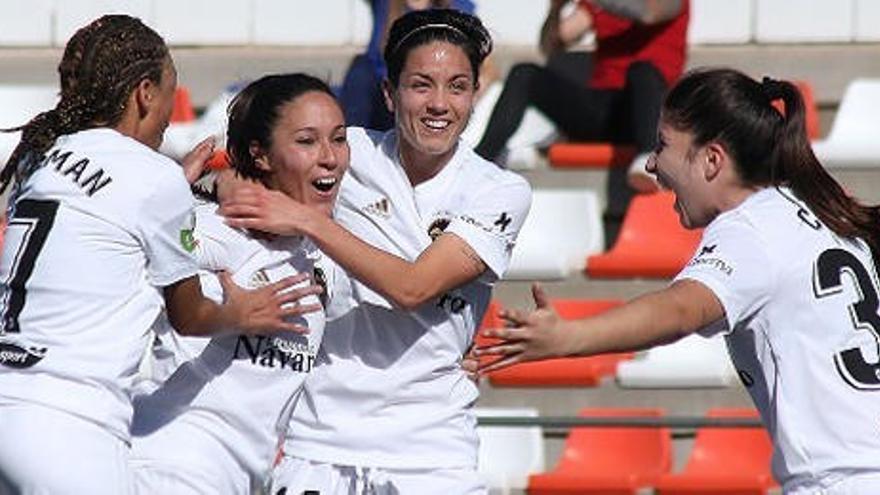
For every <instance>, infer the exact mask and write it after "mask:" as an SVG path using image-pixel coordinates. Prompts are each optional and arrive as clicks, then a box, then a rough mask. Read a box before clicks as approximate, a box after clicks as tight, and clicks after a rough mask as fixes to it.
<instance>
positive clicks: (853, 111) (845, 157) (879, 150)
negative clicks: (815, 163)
mask: <svg viewBox="0 0 880 495" xmlns="http://www.w3.org/2000/svg"><path fill="white" fill-rule="evenodd" d="M878 108H880V79H856V80H854V81H852V82H850V83H849V85H848V86H847V87H846V91H845V92H844V93H843V98H842V99H841V101H840V107H839V108H838V110H837V115H836V116H835V117H834V123H833V124H832V125H831V131H830V132H829V133H828V137H827V138H826V139H823V140H821V141H816V142H815V143H813V151H815V153H816V156H817V157H818V158H819V161H821V162H822V163H823V164H824V165H825V166H826V167H828V168H871V167H880V121H878V120H877V116H876V114H875V112H876V110H877V109H878Z"/></svg>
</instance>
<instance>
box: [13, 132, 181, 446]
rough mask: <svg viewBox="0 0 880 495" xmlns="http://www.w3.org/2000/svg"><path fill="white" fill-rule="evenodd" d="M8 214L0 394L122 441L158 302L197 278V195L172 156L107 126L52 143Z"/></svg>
mask: <svg viewBox="0 0 880 495" xmlns="http://www.w3.org/2000/svg"><path fill="white" fill-rule="evenodd" d="M46 157H47V158H46V160H45V162H44V163H43V165H42V167H41V168H39V169H38V170H36V171H35V172H34V173H33V175H31V176H30V178H29V179H28V180H27V181H25V183H24V184H22V185H21V186H20V188H19V190H18V192H17V194H16V195H15V198H14V200H13V203H12V205H11V207H10V211H9V226H8V228H7V230H6V237H5V241H4V245H3V257H2V261H0V280H2V281H3V282H2V283H3V285H2V288H0V311H2V315H3V316H2V318H3V320H2V330H3V332H2V336H0V400H3V401H20V402H33V403H39V404H44V405H47V406H49V407H53V408H56V409H60V410H63V411H67V412H70V413H72V414H76V415H78V416H82V417H84V418H87V419H90V420H92V421H94V422H96V423H98V424H100V425H102V426H104V427H106V428H108V429H109V430H110V431H112V432H113V433H114V434H116V435H118V436H119V437H121V438H123V439H127V438H128V431H129V422H130V419H131V401H130V398H129V391H130V387H131V384H132V382H133V380H134V378H135V375H136V372H137V369H138V363H139V361H140V358H141V356H142V355H143V353H144V349H145V348H146V344H147V340H148V337H149V335H150V326H151V325H152V324H153V322H154V321H155V319H156V316H157V315H158V314H159V311H160V309H161V307H162V304H163V301H162V295H161V291H160V288H161V287H165V286H168V285H170V284H172V283H174V282H177V281H179V280H181V279H183V278H186V277H189V276H192V275H194V274H195V273H196V265H195V261H194V259H193V258H192V256H191V255H190V254H189V253H188V252H186V251H185V250H184V249H183V248H182V247H181V243H180V240H179V239H180V235H181V229H182V228H183V227H184V225H185V222H186V221H187V219H188V217H189V215H190V211H191V207H192V196H191V194H190V192H189V185H188V184H187V182H186V180H185V178H184V176H183V171H182V169H181V168H180V166H179V165H177V164H176V163H174V162H173V161H171V160H170V159H168V158H166V157H164V156H162V155H160V154H158V153H156V152H154V151H153V150H151V149H150V148H148V147H147V146H144V145H143V144H141V143H139V142H137V141H135V140H134V139H131V138H129V137H126V136H123V135H122V134H120V133H118V132H116V131H115V130H112V129H108V128H101V129H91V130H86V131H81V132H78V133H76V134H72V135H68V136H62V137H60V138H58V140H57V141H56V144H55V146H54V147H53V148H52V149H50V150H49V151H48V152H47V154H46Z"/></svg>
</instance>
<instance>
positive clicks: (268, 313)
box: [219, 272, 323, 335]
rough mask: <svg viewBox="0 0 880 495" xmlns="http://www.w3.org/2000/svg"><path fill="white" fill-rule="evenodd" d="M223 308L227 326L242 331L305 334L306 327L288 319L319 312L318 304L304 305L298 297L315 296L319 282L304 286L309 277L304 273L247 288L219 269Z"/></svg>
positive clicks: (319, 289) (320, 308) (318, 289)
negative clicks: (227, 317)
mask: <svg viewBox="0 0 880 495" xmlns="http://www.w3.org/2000/svg"><path fill="white" fill-rule="evenodd" d="M219 278H220V285H221V286H222V287H223V296H224V299H225V301H224V303H223V306H224V309H225V310H226V311H228V315H229V320H230V323H231V324H230V326H231V327H232V328H234V329H235V330H236V331H239V332H242V333H245V334H249V335H252V334H265V333H272V332H276V331H279V330H282V331H285V330H286V331H291V332H297V333H307V332H308V331H309V329H308V327H306V326H305V325H302V324H300V323H294V322H293V321H292V320H293V319H294V318H295V317H297V316H302V315H304V314H306V313H313V312H315V311H321V310H322V309H323V308H322V306H321V304H320V303H317V302H316V303H312V304H305V303H303V302H302V299H303V298H305V297H308V296H312V295H318V294H320V293H321V291H322V289H321V287H320V286H319V285H311V284H310V285H305V286H301V287H296V288H294V286H297V285H302V283H303V282H307V281H309V276H308V275H307V274H304V273H300V274H298V275H295V276H292V277H287V278H284V279H282V280H279V281H278V282H274V283H271V284H269V285H266V286H264V287H260V288H259V289H253V290H247V289H243V288H241V287H239V286H238V285H237V284H236V283H235V282H233V281H232V277H231V276H230V275H229V274H228V273H227V272H220V273H219Z"/></svg>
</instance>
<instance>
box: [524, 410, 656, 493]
mask: <svg viewBox="0 0 880 495" xmlns="http://www.w3.org/2000/svg"><path fill="white" fill-rule="evenodd" d="M579 415H580V416H583V417H610V418H619V417H658V418H659V417H661V416H663V411H662V410H661V409H583V410H581V411H580V413H579ZM671 465H672V439H671V435H670V431H669V429H668V428H645V427H638V428H632V427H630V428H627V427H617V426H610V427H609V426H595V427H594V426H589V427H576V428H572V430H571V433H569V435H568V438H566V439H565V447H564V449H563V452H562V457H561V458H560V460H559V463H558V464H557V465H556V468H555V469H553V470H552V471H549V472H547V473H542V474H533V475H532V476H530V477H529V487H528V493H529V495H563V494H569V495H570V494H575V493H578V494H603V495H617V494H635V493H637V492H639V491H640V489H642V488H644V487H649V486H651V485H653V483H654V482H655V481H656V480H657V479H658V478H659V477H660V476H662V475H663V474H666V473H668V472H669V469H670V467H671Z"/></svg>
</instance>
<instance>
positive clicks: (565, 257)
mask: <svg viewBox="0 0 880 495" xmlns="http://www.w3.org/2000/svg"><path fill="white" fill-rule="evenodd" d="M603 244H604V234H603V230H602V221H601V215H600V204H599V199H598V197H597V195H596V192H595V191H592V190H590V189H544V190H536V191H535V192H534V195H533V197H532V208H531V211H530V212H529V216H528V217H527V218H526V222H525V224H524V225H523V227H522V230H520V233H519V239H518V240H517V242H516V247H514V248H513V256H512V259H511V261H510V268H509V269H508V270H507V273H506V274H505V275H504V278H505V279H507V280H510V279H514V280H531V279H545V280H546V279H562V278H565V277H567V276H568V275H569V274H570V273H572V272H573V271H578V270H583V269H584V266H585V263H586V259H587V256H588V255H590V254H595V253H598V252H600V251H601V250H602V247H603Z"/></svg>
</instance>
